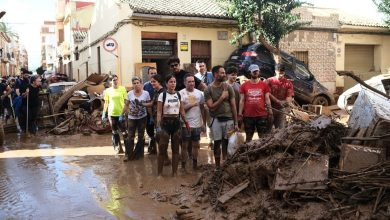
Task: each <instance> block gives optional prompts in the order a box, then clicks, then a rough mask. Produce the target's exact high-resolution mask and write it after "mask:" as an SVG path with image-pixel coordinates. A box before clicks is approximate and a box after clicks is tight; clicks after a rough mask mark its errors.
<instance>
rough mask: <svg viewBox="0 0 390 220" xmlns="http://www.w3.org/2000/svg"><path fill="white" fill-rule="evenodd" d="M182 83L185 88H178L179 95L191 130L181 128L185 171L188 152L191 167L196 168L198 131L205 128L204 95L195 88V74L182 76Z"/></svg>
mask: <svg viewBox="0 0 390 220" xmlns="http://www.w3.org/2000/svg"><path fill="white" fill-rule="evenodd" d="M184 85H185V86H186V88H185V89H182V90H180V96H181V98H182V103H183V107H184V111H185V112H186V118H187V121H188V124H189V125H190V128H191V131H187V129H185V127H184V128H183V129H182V144H181V163H182V167H183V169H184V171H185V167H186V161H187V160H188V153H189V152H190V153H191V155H192V168H193V169H194V170H196V169H197V166H198V152H199V147H200V133H201V132H202V131H205V130H206V129H205V123H204V119H205V114H204V96H203V92H202V91H200V90H198V89H195V76H194V75H193V74H187V75H186V76H184ZM183 126H184V125H183Z"/></svg>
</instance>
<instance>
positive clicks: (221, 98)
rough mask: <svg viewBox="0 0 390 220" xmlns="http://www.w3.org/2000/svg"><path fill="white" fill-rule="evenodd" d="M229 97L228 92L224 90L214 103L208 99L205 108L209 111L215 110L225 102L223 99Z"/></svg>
mask: <svg viewBox="0 0 390 220" xmlns="http://www.w3.org/2000/svg"><path fill="white" fill-rule="evenodd" d="M227 97H229V92H228V91H227V90H226V89H225V90H224V91H223V92H222V95H221V97H219V99H218V100H217V101H216V102H213V99H212V98H210V99H208V100H207V102H206V104H207V107H209V109H210V110H214V109H216V108H218V107H219V105H221V104H222V102H223V101H224V100H225V98H227Z"/></svg>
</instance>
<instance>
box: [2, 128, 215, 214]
mask: <svg viewBox="0 0 390 220" xmlns="http://www.w3.org/2000/svg"><path fill="white" fill-rule="evenodd" d="M6 138H7V139H6V141H5V144H4V146H3V148H2V149H1V150H0V219H161V218H162V217H163V218H166V219H170V218H171V217H172V216H173V213H175V210H176V209H177V206H176V205H180V204H183V203H185V202H186V201H185V200H186V198H185V197H182V196H180V197H177V198H175V195H180V193H177V194H176V192H179V191H180V190H183V188H186V187H188V186H190V185H191V184H192V183H193V182H195V181H196V179H197V178H198V177H199V175H200V173H198V172H192V171H190V173H189V174H186V173H184V172H180V168H179V175H178V177H176V178H172V177H171V176H170V175H171V167H167V166H166V167H164V177H163V178H162V179H157V177H156V176H157V175H156V172H157V168H156V165H157V161H156V159H157V158H156V156H155V155H150V156H149V155H145V157H144V158H143V159H141V160H138V161H131V162H128V163H123V162H122V158H123V155H115V153H114V151H113V149H112V146H111V137H110V135H92V136H83V135H72V136H45V135H40V136H36V137H32V138H30V139H27V138H25V137H23V136H18V135H8V136H7V137H6ZM200 155H201V156H200V163H201V164H206V163H212V161H213V160H212V158H213V154H212V151H210V150H209V149H207V148H206V144H203V145H202V147H201V151H200ZM168 195H169V196H168ZM174 204H175V205H174Z"/></svg>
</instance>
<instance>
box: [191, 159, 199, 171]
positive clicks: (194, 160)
mask: <svg viewBox="0 0 390 220" xmlns="http://www.w3.org/2000/svg"><path fill="white" fill-rule="evenodd" d="M192 169H193V170H197V169H198V160H196V159H193V160H192Z"/></svg>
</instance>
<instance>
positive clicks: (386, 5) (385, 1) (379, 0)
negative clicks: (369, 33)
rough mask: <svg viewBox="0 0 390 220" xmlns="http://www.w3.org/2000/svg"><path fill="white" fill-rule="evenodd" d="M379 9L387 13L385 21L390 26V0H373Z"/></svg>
mask: <svg viewBox="0 0 390 220" xmlns="http://www.w3.org/2000/svg"><path fill="white" fill-rule="evenodd" d="M372 1H373V2H374V4H375V5H376V6H377V7H378V11H380V12H382V13H383V14H385V23H386V25H387V26H388V27H389V28H390V0H372Z"/></svg>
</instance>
